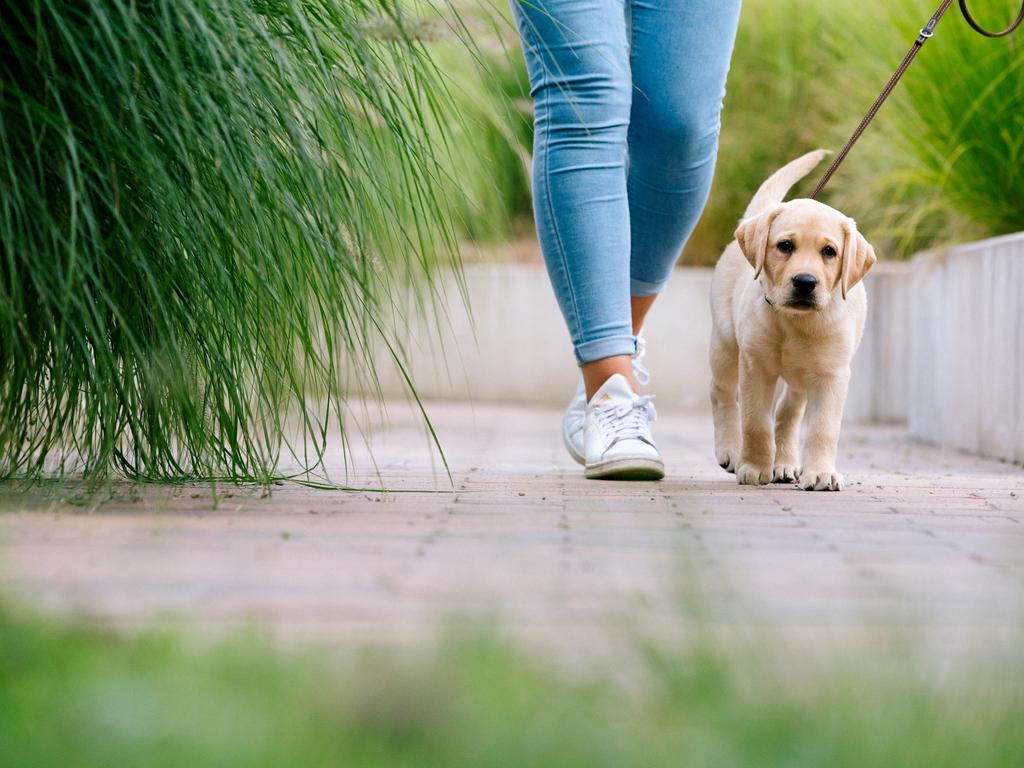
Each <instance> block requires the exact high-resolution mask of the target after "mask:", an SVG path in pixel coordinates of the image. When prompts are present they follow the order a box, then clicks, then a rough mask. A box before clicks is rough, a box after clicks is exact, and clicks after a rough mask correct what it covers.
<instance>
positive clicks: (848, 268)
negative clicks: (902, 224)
mask: <svg viewBox="0 0 1024 768" xmlns="http://www.w3.org/2000/svg"><path fill="white" fill-rule="evenodd" d="M736 240H737V242H738V243H739V246H740V248H741V249H742V250H743V255H744V256H746V257H747V261H749V262H750V264H751V265H752V266H753V267H754V278H755V279H757V278H758V277H760V276H762V275H763V276H764V277H763V280H762V285H763V286H764V289H765V295H766V296H767V297H768V300H769V301H770V302H771V303H772V304H774V305H775V306H776V307H777V308H778V309H780V310H781V311H783V312H788V313H793V314H795V313H801V312H815V311H820V310H823V309H825V308H826V307H827V306H828V305H829V303H830V302H831V301H832V299H833V297H834V295H835V293H837V292H838V293H839V294H840V295H841V296H842V298H843V300H845V299H846V295H847V294H848V293H849V291H850V289H851V288H853V286H855V285H856V284H857V283H859V282H860V280H861V278H863V277H864V275H866V274H867V273H868V270H869V269H871V267H872V266H873V265H874V263H875V261H876V260H877V259H876V258H875V250H874V248H872V247H871V245H870V244H869V243H868V241H867V240H865V239H864V236H863V235H861V234H860V232H858V231H857V224H856V222H854V220H853V219H851V218H850V217H848V216H844V215H843V214H841V213H840V212H839V211H837V210H836V209H835V208H830V207H829V206H827V205H824V204H822V203H819V202H817V201H814V200H792V201H790V202H788V203H780V204H779V205H777V206H775V207H774V208H770V209H769V210H767V211H765V212H764V213H762V214H760V215H758V216H754V217H753V218H750V219H747V220H746V221H743V222H741V223H740V226H739V229H737V230H736Z"/></svg>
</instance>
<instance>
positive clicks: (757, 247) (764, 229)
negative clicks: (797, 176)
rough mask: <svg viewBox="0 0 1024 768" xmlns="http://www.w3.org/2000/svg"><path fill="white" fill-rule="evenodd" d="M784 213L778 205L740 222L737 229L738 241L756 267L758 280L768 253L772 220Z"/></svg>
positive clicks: (755, 273) (755, 275)
mask: <svg viewBox="0 0 1024 768" xmlns="http://www.w3.org/2000/svg"><path fill="white" fill-rule="evenodd" d="M780 213H782V206H781V205H777V206H775V207H774V208H772V209H770V210H767V211H765V212H764V213H761V214H758V215H757V216H752V217H751V218H749V219H745V220H744V221H741V222H740V226H739V228H738V229H737V230H736V242H737V243H739V246H740V250H741V251H743V255H744V256H746V257H747V261H749V262H750V266H752V267H753V268H754V279H755V280H757V278H758V277H760V275H761V270H763V269H764V260H765V256H766V255H767V253H768V233H769V232H770V231H771V228H772V222H773V221H775V219H776V218H777V217H778V215H779V214H780Z"/></svg>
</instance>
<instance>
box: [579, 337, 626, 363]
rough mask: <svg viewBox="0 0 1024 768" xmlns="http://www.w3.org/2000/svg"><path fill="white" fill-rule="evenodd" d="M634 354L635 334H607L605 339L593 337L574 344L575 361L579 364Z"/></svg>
mask: <svg viewBox="0 0 1024 768" xmlns="http://www.w3.org/2000/svg"><path fill="white" fill-rule="evenodd" d="M635 354H636V336H633V335H632V334H630V335H628V336H609V337H608V338H605V339H594V340H593V341H585V342H583V343H582V344H577V345H576V362H577V363H579V364H580V365H584V364H586V363H592V362H594V361H595V360H603V359H604V358H606V357H616V356H618V355H628V356H629V357H632V356H633V355H635Z"/></svg>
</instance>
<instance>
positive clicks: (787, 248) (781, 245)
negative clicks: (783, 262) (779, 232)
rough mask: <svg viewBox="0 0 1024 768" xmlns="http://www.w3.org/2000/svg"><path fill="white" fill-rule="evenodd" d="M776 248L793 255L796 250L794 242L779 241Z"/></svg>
mask: <svg viewBox="0 0 1024 768" xmlns="http://www.w3.org/2000/svg"><path fill="white" fill-rule="evenodd" d="M775 247H776V248H778V249H779V251H780V252H782V253H792V252H793V251H794V250H795V248H794V246H793V241H792V240H779V242H778V243H777V244H776V245H775Z"/></svg>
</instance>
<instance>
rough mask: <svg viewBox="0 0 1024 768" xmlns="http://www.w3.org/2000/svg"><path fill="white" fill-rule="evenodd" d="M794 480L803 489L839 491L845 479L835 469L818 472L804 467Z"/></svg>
mask: <svg viewBox="0 0 1024 768" xmlns="http://www.w3.org/2000/svg"><path fill="white" fill-rule="evenodd" d="M796 482H797V485H799V486H800V487H801V488H803V489H804V490H805V491H841V490H843V484H844V483H845V482H846V480H845V479H843V476H842V475H841V474H839V473H838V472H835V471H832V472H829V471H824V472H819V471H817V470H813V469H804V470H801V471H800V477H799V478H798V479H797V481H796Z"/></svg>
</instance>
